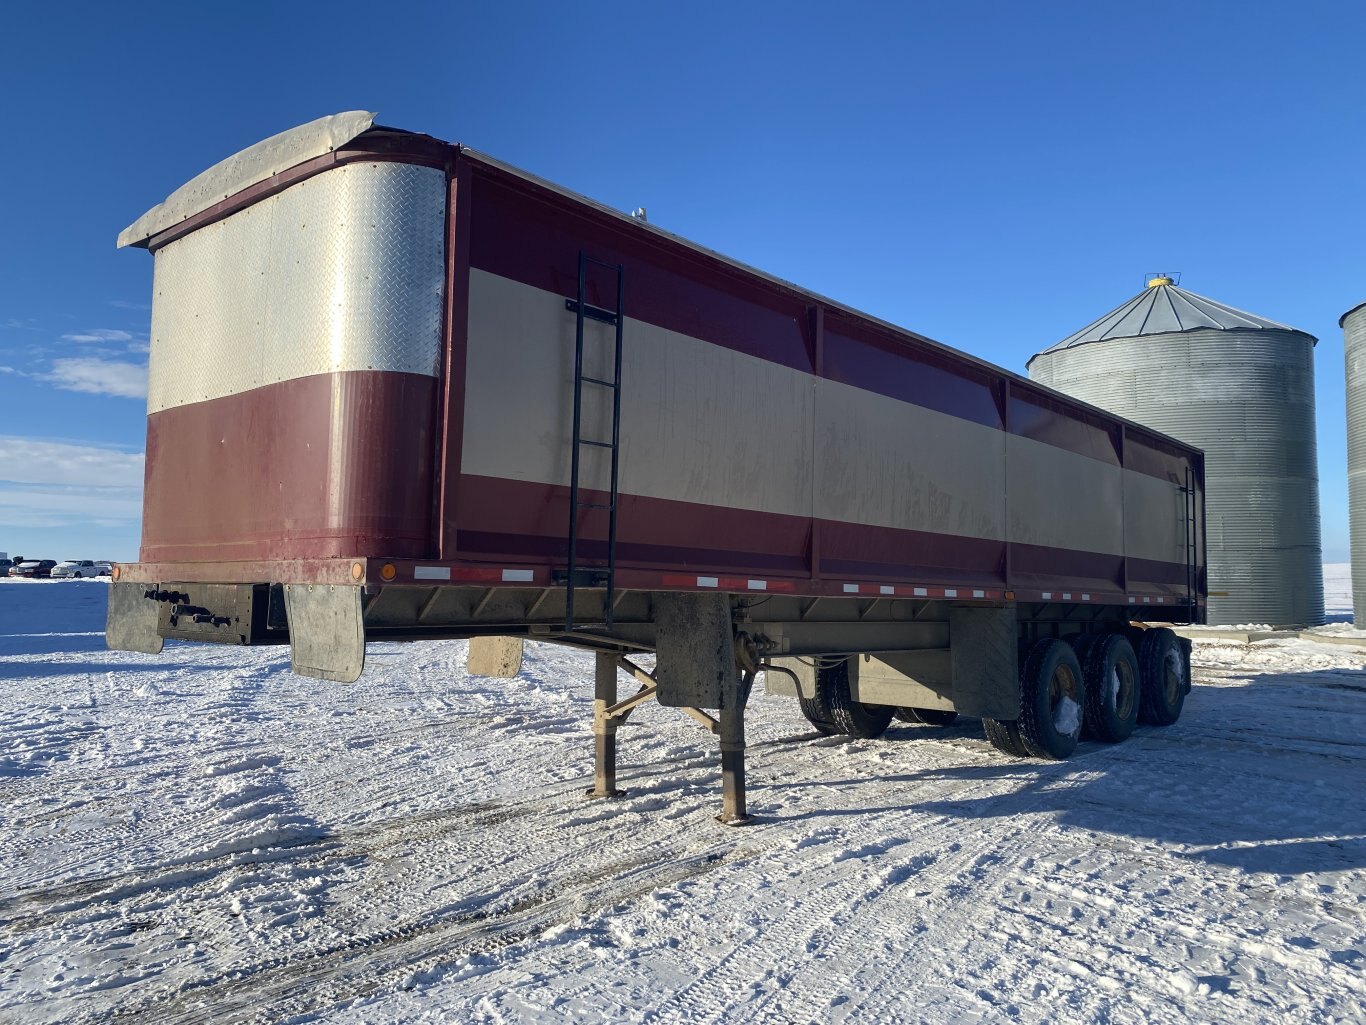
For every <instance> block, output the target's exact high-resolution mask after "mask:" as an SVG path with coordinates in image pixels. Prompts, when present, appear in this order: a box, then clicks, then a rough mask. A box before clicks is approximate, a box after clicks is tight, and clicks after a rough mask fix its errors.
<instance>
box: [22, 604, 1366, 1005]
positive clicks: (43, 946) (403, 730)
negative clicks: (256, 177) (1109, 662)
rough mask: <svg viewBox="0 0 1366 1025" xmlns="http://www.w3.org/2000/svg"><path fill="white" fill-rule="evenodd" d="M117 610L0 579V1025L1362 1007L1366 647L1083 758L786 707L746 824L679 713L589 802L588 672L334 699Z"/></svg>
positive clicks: (1210, 677)
mask: <svg viewBox="0 0 1366 1025" xmlns="http://www.w3.org/2000/svg"><path fill="white" fill-rule="evenodd" d="M105 593H106V591H105V585H104V584H102V583H93V582H84V581H82V582H70V583H55V584H39V583H34V584H28V583H14V584H4V585H0V1021H4V1022H73V1023H83V1022H92V1023H93V1022H107V1021H111V1020H112V1021H120V1020H128V1021H135V1022H139V1023H141V1022H227V1021H290V1022H312V1021H327V1022H347V1023H361V1022H417V1021H427V1022H462V1023H463V1022H528V1021H559V1020H562V1019H566V1018H572V1019H574V1020H580V1021H589V1022H591V1021H600V1022H645V1021H652V1022H653V1021H658V1022H672V1021H678V1022H689V1023H693V1022H721V1021H726V1022H812V1021H834V1022H878V1023H883V1022H893V1021H926V1022H996V1021H1020V1022H1172V1023H1175V1022H1189V1021H1211V1022H1236V1023H1237V1025H1252V1023H1257V1022H1266V1023H1273V1022H1274V1023H1278V1025H1279V1023H1284V1022H1361V1021H1363V1020H1366V1018H1364V1015H1366V1012H1364V1011H1363V1008H1364V1007H1366V739H1363V738H1366V668H1364V667H1366V652H1363V651H1359V650H1357V649H1353V648H1348V647H1341V646H1338V647H1329V646H1326V645H1324V646H1320V645H1317V644H1315V643H1311V642H1308V641H1288V642H1278V641H1271V642H1263V643H1260V644H1254V645H1241V644H1232V643H1220V642H1208V643H1201V644H1199V645H1198V646H1197V649H1196V662H1197V670H1196V683H1197V686H1196V687H1195V689H1194V691H1193V692H1192V694H1191V696H1190V698H1189V699H1188V701H1187V705H1186V711H1185V714H1184V716H1183V718H1182V720H1181V721H1180V723H1178V724H1177V725H1176V726H1173V727H1170V728H1167V729H1162V730H1158V729H1151V728H1146V727H1145V728H1140V729H1139V731H1138V732H1137V733H1136V734H1135V735H1134V736H1133V737H1132V738H1131V739H1129V740H1128V741H1126V742H1125V743H1123V744H1119V745H1115V746H1102V745H1098V744H1085V745H1083V746H1082V747H1081V748H1080V749H1079V751H1078V753H1077V755H1076V756H1075V757H1074V758H1073V759H1072V760H1071V761H1069V762H1066V763H1063V764H1044V763H1040V762H1033V761H1017V760H1014V759H1011V758H1008V757H1006V756H1004V755H1001V754H999V753H998V752H996V751H994V750H992V749H991V748H990V747H989V746H988V745H987V743H986V742H985V741H984V740H983V739H982V738H981V735H980V726H979V724H978V723H976V722H974V721H965V722H962V723H961V724H959V725H956V726H953V727H950V728H947V729H939V730H936V729H933V728H930V727H913V726H902V725H900V724H898V725H897V727H896V728H894V729H892V730H890V731H889V732H888V734H887V736H886V737H885V738H884V739H881V740H878V741H872V742H870V741H848V740H841V739H835V738H829V739H826V738H820V737H819V736H817V735H815V734H813V733H812V732H811V731H810V729H809V728H808V727H807V726H806V723H805V721H804V720H803V719H802V718H801V717H800V714H799V712H798V710H797V708H796V704H795V702H792V701H790V699H782V698H776V697H764V696H756V698H755V700H754V702H753V704H752V706H751V713H750V716H749V723H750V737H751V740H752V742H753V743H752V747H751V750H750V759H749V764H750V781H751V794H750V799H751V809H752V811H754V812H755V813H756V814H757V815H759V816H760V822H759V823H757V824H756V825H753V826H749V827H745V828H742V829H726V828H723V827H721V826H718V825H717V824H716V823H715V822H714V821H713V818H712V816H713V815H714V814H715V812H716V810H717V805H718V803H719V798H720V791H719V784H718V775H719V773H718V757H717V753H716V750H715V742H714V739H713V738H712V737H711V736H709V735H708V734H706V733H704V732H703V731H702V730H700V729H699V728H698V727H697V726H696V725H695V724H694V723H693V722H692V721H691V720H689V719H687V718H685V717H684V716H682V715H679V714H678V713H676V712H673V713H670V712H669V711H668V710H666V709H661V708H657V707H647V708H645V709H644V710H642V711H641V712H638V713H637V715H636V717H634V718H632V720H631V722H630V724H629V726H628V727H627V728H626V729H625V730H624V731H623V734H622V749H621V761H622V766H623V771H622V780H621V782H622V784H623V785H624V786H625V787H627V788H628V790H629V793H628V795H627V796H626V797H625V798H624V799H622V800H620V801H615V802H611V803H594V802H590V801H588V800H586V799H585V798H584V796H583V792H584V790H585V788H586V787H587V786H589V785H590V783H591V763H590V754H591V746H592V744H591V736H590V733H589V723H590V721H591V697H592V660H591V658H590V657H588V656H584V655H580V654H577V653H575V652H571V651H566V650H562V649H557V648H554V647H549V646H537V645H532V646H530V647H529V650H528V658H527V662H526V666H525V668H524V671H523V675H522V678H520V679H518V680H516V681H512V682H510V683H505V682H502V681H492V680H480V679H474V678H471V677H468V676H466V675H465V673H464V670H463V665H464V657H465V645H464V644H463V643H460V642H441V643H429V644H416V645H409V646H400V645H391V644H379V645H374V646H372V648H371V653H370V662H369V670H368V671H367V674H366V676H365V677H364V678H363V679H362V681H361V682H360V683H358V684H355V685H351V686H343V685H336V684H324V683H320V682H318V681H313V680H305V679H300V678H296V677H294V676H293V675H291V673H290V672H289V669H288V655H287V652H286V651H284V650H283V649H237V648H209V647H191V646H185V645H173V644H168V645H167V648H166V651H165V652H164V653H163V654H162V655H160V656H155V657H151V656H140V655H132V654H126V653H112V652H108V651H105V650H104V647H103V638H102V636H101V634H100V632H99V631H100V630H101V628H102V623H103V609H104V601H105ZM623 686H625V684H623Z"/></svg>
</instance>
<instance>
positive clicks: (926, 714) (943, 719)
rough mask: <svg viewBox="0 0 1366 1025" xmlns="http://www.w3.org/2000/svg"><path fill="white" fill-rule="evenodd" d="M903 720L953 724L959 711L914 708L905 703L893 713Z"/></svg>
mask: <svg viewBox="0 0 1366 1025" xmlns="http://www.w3.org/2000/svg"><path fill="white" fill-rule="evenodd" d="M892 715H893V716H895V717H896V718H897V719H900V720H901V721H902V722H913V723H920V724H922V725H924V726H952V725H953V724H954V722H955V721H956V720H957V718H958V713H957V712H945V711H943V710H942V709H938V708H912V707H911V706H910V705H903V706H902V707H901V708H898V709H896V710H895V711H894V712H893V713H892Z"/></svg>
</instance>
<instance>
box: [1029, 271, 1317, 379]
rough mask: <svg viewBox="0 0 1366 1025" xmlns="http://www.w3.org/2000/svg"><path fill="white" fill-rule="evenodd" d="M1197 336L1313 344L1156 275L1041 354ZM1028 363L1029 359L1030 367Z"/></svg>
mask: <svg viewBox="0 0 1366 1025" xmlns="http://www.w3.org/2000/svg"><path fill="white" fill-rule="evenodd" d="M1201 330H1214V331H1293V332H1294V333H1295V334H1300V335H1304V336H1305V337H1307V338H1308V339H1309V340H1310V341H1311V342H1317V341H1318V339H1317V338H1315V337H1314V336H1313V335H1311V334H1309V333H1308V332H1307V331H1301V330H1299V329H1298V328H1293V327H1290V326H1289V325H1287V324H1281V323H1278V322H1276V321H1274V320H1267V319H1266V318H1265V317H1258V316H1256V315H1254V314H1251V313H1246V312H1244V311H1243V310H1237V309H1234V308H1233V307H1232V306H1225V305H1224V304H1223V303H1221V302H1216V301H1215V300H1213V299H1207V298H1206V297H1205V296H1203V295H1196V294H1195V293H1194V292H1188V291H1187V290H1186V289H1184V288H1182V287H1181V286H1180V285H1177V284H1175V283H1174V282H1173V281H1172V279H1171V278H1170V277H1168V276H1167V275H1165V274H1158V275H1155V276H1154V277H1153V278H1152V279H1151V280H1149V282H1148V287H1147V288H1145V289H1143V291H1142V292H1139V293H1138V295H1136V296H1134V297H1133V298H1132V299H1130V300H1129V301H1128V302H1126V303H1124V304H1122V305H1120V306H1117V307H1115V308H1114V309H1113V310H1111V311H1110V312H1109V313H1107V314H1105V316H1103V317H1101V318H1100V319H1099V320H1097V321H1094V322H1093V323H1091V324H1088V325H1086V327H1084V328H1082V329H1081V330H1080V331H1078V332H1077V333H1076V334H1072V335H1068V336H1067V337H1066V338H1064V339H1063V340H1062V341H1060V342H1059V343H1058V344H1057V345H1053V346H1050V347H1049V348H1047V349H1045V350H1044V352H1057V351H1059V350H1060V349H1072V348H1075V347H1076V346H1078V345H1085V344H1087V343H1088V342H1104V341H1108V340H1110V339H1111V338H1139V337H1142V336H1143V335H1165V334H1176V333H1180V332H1182V331H1201ZM1038 355H1042V353H1039V354H1038ZM1033 359H1034V357H1031V358H1030V362H1033Z"/></svg>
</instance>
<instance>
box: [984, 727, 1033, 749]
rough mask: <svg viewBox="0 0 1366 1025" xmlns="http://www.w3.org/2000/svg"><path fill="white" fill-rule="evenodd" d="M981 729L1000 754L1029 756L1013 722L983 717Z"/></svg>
mask: <svg viewBox="0 0 1366 1025" xmlns="http://www.w3.org/2000/svg"><path fill="white" fill-rule="evenodd" d="M982 729H983V730H984V731H985V733H986V735H987V740H988V741H990V742H991V746H992V747H994V748H995V749H996V750H997V751H1000V752H1001V753H1002V754H1007V755H1011V756H1013V757H1015V758H1028V757H1029V753H1028V752H1027V751H1025V749H1024V745H1023V744H1021V743H1020V730H1019V727H1017V726H1016V724H1015V723H1013V722H1006V721H1004V720H1001V719H983V720H982Z"/></svg>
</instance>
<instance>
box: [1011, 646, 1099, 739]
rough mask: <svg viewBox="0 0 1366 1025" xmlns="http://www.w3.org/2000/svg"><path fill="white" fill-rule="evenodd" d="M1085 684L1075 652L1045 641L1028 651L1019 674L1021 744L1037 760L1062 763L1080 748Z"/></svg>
mask: <svg viewBox="0 0 1366 1025" xmlns="http://www.w3.org/2000/svg"><path fill="white" fill-rule="evenodd" d="M1085 708H1086V683H1085V680H1084V678H1083V677H1082V672H1081V663H1080V662H1078V661H1077V655H1076V652H1074V651H1073V650H1072V646H1071V645H1070V644H1067V643H1066V642H1064V641H1059V640H1054V639H1052V638H1044V639H1043V640H1041V641H1039V642H1038V643H1037V644H1035V645H1034V646H1033V647H1032V648H1030V649H1029V657H1028V658H1027V659H1025V664H1024V669H1023V670H1022V671H1021V673H1020V721H1019V730H1020V743H1021V744H1022V745H1023V747H1024V749H1025V750H1026V751H1027V752H1029V753H1030V754H1031V755H1033V756H1034V757H1035V758H1047V759H1049V760H1051V761H1055V762H1060V761H1062V760H1063V759H1064V758H1066V757H1067V756H1068V755H1070V754H1071V753H1072V752H1073V751H1075V750H1076V748H1077V741H1078V740H1079V739H1080V738H1081V721H1082V716H1083V714H1084V713H1085Z"/></svg>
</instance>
